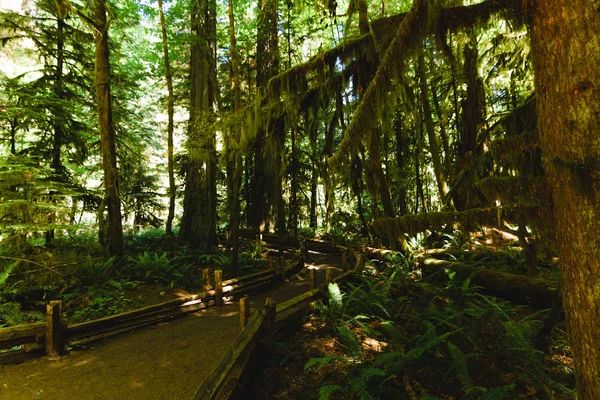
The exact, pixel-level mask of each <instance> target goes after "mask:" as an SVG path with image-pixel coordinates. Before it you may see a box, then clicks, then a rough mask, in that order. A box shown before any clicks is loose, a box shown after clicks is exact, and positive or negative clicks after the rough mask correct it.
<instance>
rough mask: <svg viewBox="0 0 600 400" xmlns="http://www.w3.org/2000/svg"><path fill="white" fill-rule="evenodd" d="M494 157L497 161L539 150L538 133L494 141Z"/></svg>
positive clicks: (527, 133) (492, 149)
mask: <svg viewBox="0 0 600 400" xmlns="http://www.w3.org/2000/svg"><path fill="white" fill-rule="evenodd" d="M490 150H491V152H492V156H493V157H494V159H496V160H502V159H504V158H507V157H515V156H519V155H523V153H532V152H537V151H538V150H539V135H538V132H537V131H535V132H524V133H523V134H521V135H518V136H512V137H506V138H504V139H500V140H493V141H492V143H491V146H490Z"/></svg>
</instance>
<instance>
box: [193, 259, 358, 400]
mask: <svg viewBox="0 0 600 400" xmlns="http://www.w3.org/2000/svg"><path fill="white" fill-rule="evenodd" d="M344 251H346V249H344ZM362 260H364V256H359V257H358V261H357V262H356V266H355V268H354V269H352V270H350V271H346V272H344V273H343V274H341V275H339V276H337V277H336V278H334V279H332V281H333V282H336V283H337V282H343V281H345V280H346V279H348V278H350V276H351V275H352V274H354V273H355V272H356V271H359V270H361V269H362V267H363V266H364V263H363V261H362ZM311 271H312V270H311ZM327 275H329V274H327ZM327 283H328V282H326V283H324V284H322V285H321V286H320V287H318V288H315V289H312V290H310V291H308V292H305V293H303V294H301V295H299V296H296V297H294V298H293V299H290V300H288V301H286V302H283V303H281V304H278V305H277V306H276V308H275V310H273V309H269V310H265V313H262V311H257V312H256V314H254V317H253V321H252V322H251V321H248V323H247V325H246V326H245V327H244V328H243V330H242V331H241V333H240V334H239V335H238V337H237V339H236V340H235V342H234V344H233V345H232V346H231V347H230V348H229V350H228V351H227V353H226V354H225V355H224V356H223V358H222V359H221V362H220V363H219V365H218V366H217V367H216V368H215V370H214V371H213V373H212V374H211V375H210V376H209V377H208V378H207V379H206V380H205V381H204V382H202V384H201V385H200V387H199V388H198V390H196V393H195V394H194V397H193V400H221V399H223V400H225V399H229V398H230V397H232V395H233V394H234V393H236V392H238V393H239V392H241V390H242V389H243V386H244V384H245V380H246V379H248V375H249V374H248V371H249V365H252V364H253V363H254V362H255V361H256V360H255V358H257V348H258V344H259V343H260V342H261V340H263V341H264V340H265V339H267V338H269V337H272V335H273V332H274V330H275V329H276V328H279V327H282V326H284V325H285V324H286V323H288V322H289V321H290V320H293V319H297V318H298V317H299V316H300V315H302V314H304V313H306V311H307V310H308V309H309V308H310V306H311V305H312V304H314V303H315V302H316V301H318V300H320V299H322V298H323V297H324V296H326V293H327V290H326V285H327ZM269 300H270V299H267V304H272V302H270V301H269ZM245 308H246V305H245V304H242V303H240V315H243V314H244V313H245V312H247V311H246V310H245ZM273 311H275V312H274V313H273ZM269 314H271V315H273V317H271V318H266V316H268V315H269ZM242 320H243V318H241V319H240V323H241V324H243V322H241V321H242ZM261 327H262V329H261Z"/></svg>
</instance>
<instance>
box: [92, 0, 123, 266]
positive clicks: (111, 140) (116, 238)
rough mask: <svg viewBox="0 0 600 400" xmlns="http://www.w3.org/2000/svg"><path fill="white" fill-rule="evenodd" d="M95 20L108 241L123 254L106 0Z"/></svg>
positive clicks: (112, 251) (99, 2)
mask: <svg viewBox="0 0 600 400" xmlns="http://www.w3.org/2000/svg"><path fill="white" fill-rule="evenodd" d="M94 15H95V23H96V31H95V32H94V35H95V38H96V92H97V95H98V122H99V128H100V147H101V149H102V169H103V171H104V198H105V201H106V206H107V208H108V227H107V241H108V254H109V256H111V257H112V256H115V257H120V256H122V255H123V227H122V221H121V200H120V199H119V192H118V171H117V151H116V144H115V130H114V126H113V119H112V99H111V93H110V61H109V47H108V26H109V24H108V22H107V20H106V4H105V0H95V3H94Z"/></svg>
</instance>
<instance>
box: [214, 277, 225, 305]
mask: <svg viewBox="0 0 600 400" xmlns="http://www.w3.org/2000/svg"><path fill="white" fill-rule="evenodd" d="M215 305H216V306H222V305H223V271H221V270H220V269H216V270H215Z"/></svg>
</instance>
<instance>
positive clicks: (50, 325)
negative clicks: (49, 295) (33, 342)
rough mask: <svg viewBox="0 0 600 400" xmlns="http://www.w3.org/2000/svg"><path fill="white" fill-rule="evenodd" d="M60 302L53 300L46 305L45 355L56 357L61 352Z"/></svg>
mask: <svg viewBox="0 0 600 400" xmlns="http://www.w3.org/2000/svg"><path fill="white" fill-rule="evenodd" d="M61 312H62V301H61V300H53V301H51V302H50V304H47V305H46V355H48V356H50V357H58V356H59V355H60V352H61V350H62V344H61V337H60V336H61V335H60V334H61V332H60V331H61V328H62V326H61V323H60V315H61Z"/></svg>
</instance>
